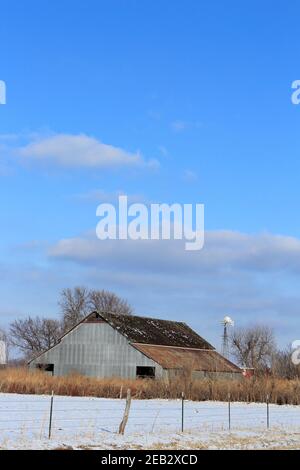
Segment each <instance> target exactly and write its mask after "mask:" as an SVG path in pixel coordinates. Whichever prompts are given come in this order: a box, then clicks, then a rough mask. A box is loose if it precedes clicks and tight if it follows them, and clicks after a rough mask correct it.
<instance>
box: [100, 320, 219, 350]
mask: <svg viewBox="0 0 300 470" xmlns="http://www.w3.org/2000/svg"><path fill="white" fill-rule="evenodd" d="M95 314H96V312H95ZM98 315H99V316H100V317H101V318H103V319H105V320H106V321H107V322H108V323H109V324H110V325H111V326H112V327H113V328H115V329H116V330H118V331H119V332H120V333H121V334H122V335H124V336H125V337H126V338H127V339H128V340H129V341H130V342H131V343H142V344H157V345H162V346H180V347H186V348H196V349H211V350H213V349H214V348H213V346H212V345H211V344H209V343H208V342H207V341H205V339H203V338H202V337H201V336H199V335H198V334H197V333H196V332H195V331H193V330H192V329H191V328H190V327H189V326H188V325H187V324H186V323H183V322H176V321H170V320H160V319H158V318H149V317H139V316H136V315H116V314H112V313H102V312H99V313H98Z"/></svg>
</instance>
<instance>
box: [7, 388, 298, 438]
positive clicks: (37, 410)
mask: <svg viewBox="0 0 300 470" xmlns="http://www.w3.org/2000/svg"><path fill="white" fill-rule="evenodd" d="M0 397H1V395H0ZM130 399H131V397H130ZM247 405H248V404H246V403H244V404H243V403H241V402H231V398H230V394H229V395H228V400H227V402H192V401H189V400H186V399H185V396H184V394H183V393H182V398H181V400H170V401H168V400H138V399H133V400H132V401H131V407H129V409H128V397H127V405H126V400H124V399H101V398H88V397H82V398H79V397H61V396H54V394H53V393H52V395H50V396H39V397H37V398H34V395H32V396H30V397H29V398H28V395H27V396H26V399H22V398H19V397H18V398H14V397H13V398H9V399H7V395H5V397H3V398H2V397H1V399H0V438H2V437H5V435H7V434H8V435H10V436H11V435H15V434H18V433H22V434H25V433H26V434H27V433H31V434H32V433H34V432H35V434H36V437H37V435H38V437H39V438H40V439H45V438H48V439H51V438H53V437H56V438H57V437H59V436H62V435H64V434H65V435H68V436H69V435H74V434H76V433H77V434H79V435H82V433H85V434H86V435H90V436H91V435H92V434H93V435H96V434H99V433H100V432H104V433H113V434H117V433H118V432H119V431H120V424H121V423H122V421H123V420H124V416H125V415H124V411H125V410H126V411H127V419H128V427H127V428H129V431H130V432H139V433H141V432H142V433H146V432H149V433H154V432H156V431H158V430H161V429H164V430H165V431H167V432H172V433H178V432H180V433H183V432H185V431H193V430H195V431H196V430H203V431H204V430H208V431H209V430H210V431H214V430H216V431H217V430H222V431H226V430H227V431H229V432H230V431H233V430H239V429H243V428H247V429H249V428H250V429H251V428H253V429H254V428H257V427H259V428H261V429H270V428H271V427H272V426H277V427H278V426H286V424H287V423H289V424H294V425H296V426H299V427H300V406H296V405H295V406H292V405H288V406H279V405H270V403H269V397H268V396H267V395H266V399H265V403H264V404H262V403H261V404H259V406H258V407H254V408H251V407H249V406H247ZM253 405H255V404H253ZM256 405H258V404H256ZM125 426H126V424H125ZM124 431H125V428H124V430H123V433H124ZM123 433H122V434H123Z"/></svg>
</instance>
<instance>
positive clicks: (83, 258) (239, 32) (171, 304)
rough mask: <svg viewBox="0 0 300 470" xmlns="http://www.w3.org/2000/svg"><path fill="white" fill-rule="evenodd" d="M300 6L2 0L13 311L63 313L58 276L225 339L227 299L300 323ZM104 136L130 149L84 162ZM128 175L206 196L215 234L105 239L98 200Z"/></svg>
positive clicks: (2, 136) (2, 166)
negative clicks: (297, 83)
mask: <svg viewBox="0 0 300 470" xmlns="http://www.w3.org/2000/svg"><path fill="white" fill-rule="evenodd" d="M299 13H300V6H299V4H298V2H296V1H290V2H288V4H287V3H286V2H283V1H276V2H274V1H272V2H271V1H264V2H258V1H256V0H254V1H251V2H238V1H230V0H229V1H228V2H226V3H225V2H223V1H221V0H219V1H215V2H213V4H212V2H208V1H206V2H198V1H195V0H193V1H191V0H185V1H179V0H173V1H172V2H171V1H166V0H165V1H153V0H152V1H147V0H143V1H131V0H123V1H121V0H109V1H108V0H107V1H102V0H100V1H99V0H98V1H92V0H87V1H86V2H75V4H74V2H71V1H68V0H62V1H59V2H58V1H57V0H54V1H52V2H43V6H42V7H41V3H40V2H38V1H37V0H35V1H33V0H26V1H24V2H22V3H21V4H20V2H16V1H15V0H12V1H9V2H8V1H3V2H2V3H1V26H0V52H1V54H0V58H1V62H0V64H1V66H0V79H1V80H5V82H6V85H7V104H6V105H5V106H0V126H1V127H0V210H1V212H0V213H1V238H0V279H1V282H0V294H1V303H0V324H1V325H2V326H6V325H7V324H8V323H9V322H10V321H11V320H12V319H14V318H16V317H18V318H21V317H22V316H25V315H27V314H33V315H35V314H40V315H47V316H53V317H54V316H57V315H58V307H57V299H58V294H59V291H60V289H61V288H63V287H68V286H70V287H71V286H74V285H77V284H86V285H89V286H91V287H99V288H107V289H111V290H114V291H116V292H117V293H119V294H120V295H122V296H125V297H126V298H128V299H129V301H130V302H131V303H132V304H133V306H134V308H135V310H136V312H137V313H140V314H145V315H151V314H152V315H154V316H161V317H166V318H174V319H183V320H185V321H187V322H188V323H189V324H191V326H193V327H195V328H196V329H197V330H198V331H199V332H200V333H201V334H203V335H204V336H207V338H208V339H209V340H210V341H212V342H214V343H215V344H216V345H218V342H219V336H220V326H219V321H220V319H221V318H222V317H223V316H224V315H225V314H230V315H232V316H233V317H234V318H235V320H236V324H238V325H240V326H242V325H246V324H249V323H253V322H257V321H258V322H265V323H269V324H271V325H272V326H273V327H274V328H275V331H276V334H277V336H278V338H279V341H280V344H282V345H283V344H286V343H288V342H290V341H293V340H294V339H297V338H296V337H297V326H298V325H299V321H298V308H299V307H298V306H299V305H300V295H299V289H298V285H299V280H300V279H299V277H300V224H299V220H298V213H299V199H300V198H299V196H300V192H299V171H300V158H299V142H298V136H299V125H300V106H295V105H293V104H292V103H291V93H292V90H291V84H292V82H293V81H294V80H296V79H299V65H298V61H297V57H298V55H299V54H298V53H299V51H298V49H299V45H298V43H299V41H298V38H299V21H298V18H299ZM53 139H54V142H55V149H54V150H53ZM57 139H58V140H57ZM37 142H38V143H39V145H40V146H42V151H41V152H42V156H41V154H38V152H37V150H36V147H34V145H36V143H37ZM102 144H106V145H109V146H110V149H111V150H113V151H116V152H117V155H118V158H119V164H118V165H112V164H111V163H110V162H109V159H108V158H107V157H105V161H104V160H103V158H104V157H103V156H102V157H101V158H102V161H101V164H100V163H99V164H97V165H89V164H88V163H87V162H88V158H87V154H86V153H85V152H87V151H88V149H89V148H90V147H89V146H90V145H97V148H99V149H100V147H99V145H100V146H101V145H102ZM59 145H61V147H62V148H58V146H59ZM49 146H50V147H49ZM40 148H41V147H40ZM49 148H50V150H49ZM99 151H101V152H102V151H103V149H102V150H101V149H100V150H99ZM126 156H127V157H128V158H133V159H137V160H138V163H137V164H128V162H127V160H126ZM66 159H67V162H66ZM119 191H123V192H125V193H126V194H128V196H129V197H131V198H132V200H135V199H136V200H144V201H155V202H166V203H172V202H179V203H196V202H198V203H204V204H205V228H206V231H207V237H206V244H205V248H204V250H202V251H201V252H199V253H186V252H182V247H179V246H177V245H176V246H175V245H172V243H170V244H166V243H165V242H157V243H156V244H155V246H152V245H151V247H149V245H147V244H146V243H145V244H141V243H138V244H137V245H133V244H122V243H118V244H117V245H116V244H115V245H113V246H111V245H109V244H103V243H102V242H100V241H97V240H95V239H94V237H95V235H94V230H95V227H96V223H97V218H96V215H95V212H96V207H97V205H98V204H99V203H101V202H102V200H105V201H109V200H112V202H114V199H115V197H116V195H117V194H118V192H119ZM149 253H150V254H149Z"/></svg>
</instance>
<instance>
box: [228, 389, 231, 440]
mask: <svg viewBox="0 0 300 470" xmlns="http://www.w3.org/2000/svg"><path fill="white" fill-rule="evenodd" d="M228 429H229V431H230V430H231V402H230V393H228Z"/></svg>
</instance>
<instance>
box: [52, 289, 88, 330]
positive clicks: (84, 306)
mask: <svg viewBox="0 0 300 470" xmlns="http://www.w3.org/2000/svg"><path fill="white" fill-rule="evenodd" d="M59 306H60V308H61V313H62V323H63V329H64V331H66V330H68V329H70V328H72V327H73V326H74V325H76V324H77V323H78V322H79V321H80V320H82V318H84V317H85V316H86V315H87V314H88V312H89V291H88V290H87V289H86V287H74V288H73V289H63V290H62V291H61V294H60V301H59Z"/></svg>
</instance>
